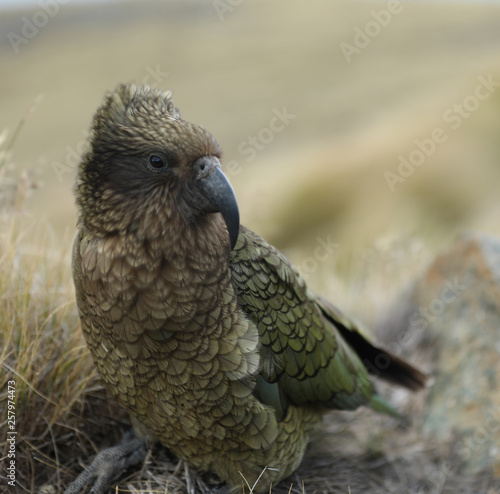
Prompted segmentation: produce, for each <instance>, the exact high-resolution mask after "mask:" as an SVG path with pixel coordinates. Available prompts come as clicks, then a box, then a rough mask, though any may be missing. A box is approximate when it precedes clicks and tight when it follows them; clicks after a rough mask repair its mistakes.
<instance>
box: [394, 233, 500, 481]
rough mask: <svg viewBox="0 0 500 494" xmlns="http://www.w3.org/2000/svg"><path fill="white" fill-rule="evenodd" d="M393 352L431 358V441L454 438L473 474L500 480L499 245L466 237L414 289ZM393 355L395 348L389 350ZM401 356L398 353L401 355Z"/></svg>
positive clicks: (458, 458)
mask: <svg viewBox="0 0 500 494" xmlns="http://www.w3.org/2000/svg"><path fill="white" fill-rule="evenodd" d="M402 306H404V307H405V309H404V315H402V314H400V316H401V317H403V319H405V320H406V324H401V323H402V322H403V321H402V320H401V317H399V318H397V317H396V320H398V319H399V322H398V323H394V327H395V326H396V325H397V326H399V328H402V327H403V328H406V329H405V330H403V331H399V332H396V331H395V330H394V332H393V334H392V340H391V341H392V342H393V345H392V347H393V348H392V349H393V351H398V350H402V349H406V350H407V349H408V348H405V347H417V348H419V349H420V350H422V349H423V348H427V349H428V350H429V349H430V350H431V355H432V356H431V366H432V371H431V372H432V374H433V376H434V384H433V386H432V387H431V389H430V391H429V393H428V395H427V399H426V403H425V409H424V413H423V419H422V424H421V432H422V433H423V434H424V435H426V436H427V437H431V436H432V438H433V439H435V438H442V439H443V440H444V439H445V438H450V437H454V438H456V441H455V443H454V447H453V460H452V462H454V463H455V464H454V465H453V466H455V467H456V465H457V462H459V463H460V470H462V469H463V470H462V471H463V472H465V473H468V474H471V475H473V474H477V473H479V472H482V471H484V470H493V473H494V474H495V476H500V239H498V238H495V237H493V236H490V235H486V234H482V233H467V234H464V235H462V236H461V237H460V238H459V239H458V240H457V242H456V243H455V244H453V245H452V246H451V248H450V249H449V250H448V251H447V252H445V253H443V254H441V255H439V256H438V257H437V258H436V259H435V261H434V262H433V263H432V264H431V266H430V267H429V268H428V270H427V271H426V273H425V274H424V276H423V277H422V278H421V279H420V280H419V281H417V282H416V283H415V285H414V287H413V289H412V291H411V294H410V296H409V298H408V300H406V301H405V302H404V303H401V304H400V307H402ZM389 347H391V345H389ZM399 353H401V352H399Z"/></svg>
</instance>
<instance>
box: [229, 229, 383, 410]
mask: <svg viewBox="0 0 500 494" xmlns="http://www.w3.org/2000/svg"><path fill="white" fill-rule="evenodd" d="M231 271H232V279H233V283H234V285H235V287H236V289H237V293H238V301H239V304H240V306H241V308H242V309H243V311H244V312H245V313H246V314H247V315H248V316H249V317H250V318H251V319H252V320H253V321H254V323H255V324H256V325H257V327H258V329H259V334H260V338H261V343H262V346H261V356H262V359H261V360H262V362H261V369H260V378H259V380H258V386H257V388H258V392H259V394H260V398H261V399H262V400H263V401H264V402H266V403H267V404H271V405H272V406H274V407H275V408H276V409H277V410H278V411H280V412H281V413H284V411H285V410H286V405H287V403H293V404H294V405H305V404H313V403H314V404H322V405H324V406H326V407H330V408H339V409H354V408H357V407H358V406H360V405H362V404H368V403H369V402H370V400H371V399H372V396H373V394H374V389H373V386H372V384H371V382H370V380H369V378H368V373H367V370H366V368H365V366H364V365H363V364H362V362H361V360H360V359H359V357H358V356H357V354H356V353H355V352H354V351H353V349H352V348H351V347H350V346H349V345H348V344H347V343H346V342H345V341H344V339H343V338H342V335H341V333H340V332H339V331H338V329H337V327H336V326H335V324H332V321H331V320H330V319H329V318H328V317H327V316H326V315H325V313H324V311H323V310H322V308H321V305H320V304H318V302H317V301H316V299H315V298H314V296H313V294H312V293H311V292H310V291H309V289H308V288H307V287H306V285H305V283H304V280H303V279H302V277H301V276H300V275H299V273H298V272H297V271H296V270H295V268H294V267H293V266H292V265H291V264H290V262H289V261H288V260H287V259H286V258H285V257H284V256H283V255H282V254H281V253H280V252H278V251H277V250H276V249H275V248H274V247H272V246H271V245H269V244H267V243H266V242H265V241H264V240H263V239H261V238H260V237H258V236H257V235H255V234H254V233H253V232H251V231H250V230H247V229H245V228H243V227H242V229H241V232H240V237H239V240H238V243H237V244H236V246H235V248H234V250H233V251H232V254H231Z"/></svg>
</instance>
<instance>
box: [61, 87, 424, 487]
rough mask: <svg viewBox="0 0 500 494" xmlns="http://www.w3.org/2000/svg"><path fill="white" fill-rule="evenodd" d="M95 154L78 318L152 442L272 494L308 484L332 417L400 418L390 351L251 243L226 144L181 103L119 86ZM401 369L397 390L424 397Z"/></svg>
mask: <svg viewBox="0 0 500 494" xmlns="http://www.w3.org/2000/svg"><path fill="white" fill-rule="evenodd" d="M90 144H91V146H90V150H89V152H88V153H87V154H86V155H85V156H84V158H83V160H82V163H81V165H80V169H79V174H78V182H77V187H76V197H77V205H78V209H79V213H80V215H79V226H80V230H79V233H78V236H77V238H76V241H75V245H74V255H73V266H74V280H75V287H76V295H77V303H78V308H79V311H80V317H81V322H82V329H83V332H84V335H85V339H86V341H87V344H88V346H89V348H90V351H91V353H92V355H93V358H94V360H95V363H96V365H97V368H98V371H99V373H100V375H101V377H102V379H103V381H104V382H105V384H106V387H107V389H108V390H109V392H110V393H111V394H112V395H113V396H114V397H115V398H116V399H117V400H118V402H119V403H121V404H122V405H123V406H124V407H125V408H126V409H127V410H128V411H129V412H130V414H131V416H132V418H133V423H134V428H135V431H136V433H137V434H138V435H139V436H140V437H144V438H149V439H151V440H159V441H160V442H161V443H163V444H164V445H165V446H167V447H168V448H170V449H171V450H172V451H173V452H174V453H175V454H176V455H178V456H179V457H180V458H184V459H185V460H187V461H188V462H189V463H190V464H191V465H193V466H195V467H196V468H199V469H201V470H210V471H213V472H215V473H217V474H218V475H219V476H220V477H221V479H223V480H224V481H226V482H227V483H228V485H229V486H230V487H231V488H236V487H237V486H239V485H241V480H242V475H243V476H244V477H245V478H246V479H247V481H248V482H249V483H250V485H253V483H254V482H255V481H256V480H257V478H258V477H259V475H260V474H261V473H262V472H263V471H264V474H263V475H262V477H261V479H260V481H259V484H258V486H257V487H256V491H264V490H268V488H269V484H270V483H271V482H276V481H278V480H279V479H282V478H284V477H286V476H287V475H289V474H290V473H292V472H293V470H295V469H296V468H297V466H298V465H299V463H300V461H301V458H302V455H303V453H304V450H305V446H306V442H307V438H308V434H309V432H310V431H311V429H312V427H313V426H314V425H315V424H316V423H317V422H318V421H319V419H320V417H321V415H322V413H323V411H324V409H325V408H326V407H329V408H341V409H354V408H357V407H358V406H360V405H368V406H371V407H372V408H374V409H377V410H379V411H384V412H386V413H391V414H394V415H396V412H395V411H393V410H392V409H391V407H390V406H389V405H388V404H386V403H385V402H383V400H382V399H381V398H380V397H379V396H378V395H377V394H376V393H375V391H374V388H373V385H372V383H371V382H370V380H369V379H368V377H367V369H366V365H367V364H370V365H372V366H373V362H375V361H376V358H377V356H379V355H380V353H381V350H378V349H377V348H376V347H374V346H372V345H371V344H370V343H369V342H368V341H367V340H366V338H365V337H364V336H362V335H361V334H360V333H359V332H358V331H357V329H356V328H355V327H354V325H353V324H352V323H351V322H350V321H349V320H348V319H346V318H345V317H344V316H343V315H342V314H341V313H340V312H339V311H338V310H337V309H335V308H334V307H333V306H331V305H330V304H329V303H328V302H326V301H325V300H323V299H321V298H318V297H315V296H314V295H313V294H312V293H311V292H310V291H309V289H308V288H307V286H306V285H305V283H304V281H303V280H302V278H301V277H300V275H299V274H298V273H297V272H296V271H295V269H294V268H293V267H292V266H291V265H290V263H289V262H288V261H287V260H286V258H285V257H284V256H282V255H281V254H280V253H279V252H278V251H277V250H276V249H274V248H273V247H272V246H270V245H268V244H267V243H266V242H265V241H264V240H262V239H261V238H260V237H258V236H257V235H255V234H254V233H252V232H250V231H249V230H247V229H245V228H244V227H240V225H239V215H238V210H237V204H236V200H235V197H234V194H233V191H232V189H231V187H230V185H229V182H227V179H226V178H225V177H224V175H223V174H222V172H221V169H220V162H219V159H220V155H221V151H220V148H219V146H218V144H217V142H216V141H215V139H214V138H213V137H212V135H211V134H209V133H208V132H207V131H205V130H204V129H202V128H201V127H199V126H197V125H194V124H190V123H188V122H186V121H185V120H182V119H181V118H180V114H179V112H178V110H177V109H176V108H175V107H174V105H173V102H172V99H171V96H170V94H169V93H162V92H160V91H158V90H154V89H150V88H147V87H136V86H134V85H127V86H125V85H122V86H119V87H118V88H117V89H116V90H115V91H114V92H113V93H110V94H108V95H107V97H106V99H105V101H104V104H103V105H102V107H101V108H100V109H99V110H98V112H97V114H96V116H95V118H94V122H93V131H92V135H91V140H90ZM358 354H359V355H358ZM391 366H392V367H390V368H389V369H385V370H384V369H383V370H382V374H383V373H384V372H385V377H388V378H391V379H393V380H396V381H398V382H399V383H401V384H404V385H406V386H408V387H410V388H415V389H418V388H419V387H421V386H422V385H423V384H424V383H425V380H426V377H425V376H424V375H423V374H421V373H419V372H418V371H416V370H415V369H413V368H412V367H411V366H409V365H408V364H406V363H404V362H401V361H400V360H398V359H392V361H391ZM71 492H77V490H72V491H71Z"/></svg>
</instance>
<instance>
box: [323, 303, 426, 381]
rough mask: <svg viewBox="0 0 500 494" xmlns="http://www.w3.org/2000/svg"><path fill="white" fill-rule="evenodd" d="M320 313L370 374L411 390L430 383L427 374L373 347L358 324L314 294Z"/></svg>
mask: <svg viewBox="0 0 500 494" xmlns="http://www.w3.org/2000/svg"><path fill="white" fill-rule="evenodd" d="M316 302H317V303H318V305H319V307H320V309H321V311H322V312H323V315H324V316H325V317H326V318H327V319H328V320H329V321H330V322H331V323H332V324H333V325H334V326H335V327H336V328H337V330H338V331H339V332H340V334H341V335H342V338H344V340H345V341H346V342H347V343H348V344H349V345H350V346H351V347H352V348H353V349H354V351H355V352H356V353H357V354H358V356H359V358H360V359H361V361H362V362H363V364H364V365H365V367H366V368H367V369H368V372H369V373H370V374H373V375H375V376H378V377H381V378H382V379H385V380H386V381H390V382H393V383H395V384H399V385H400V386H404V387H405V388H408V389H411V390H412V391H418V390H419V389H422V388H424V387H426V386H428V385H430V384H431V379H430V376H429V375H428V374H424V373H423V372H421V371H419V370H418V369H417V368H415V367H413V365H411V364H409V363H408V362H406V361H404V360H403V359H401V358H399V357H396V356H395V355H392V354H391V353H390V352H388V351H386V350H383V349H381V348H377V347H376V346H374V345H373V344H372V343H370V341H369V338H368V337H367V336H365V334H363V330H362V329H361V327H360V325H359V324H355V323H354V322H353V321H352V320H351V319H349V318H347V317H346V316H344V315H343V314H342V312H341V311H340V310H338V309H337V308H336V307H335V306H334V305H332V304H331V303H330V302H328V300H325V299H324V298H322V297H316Z"/></svg>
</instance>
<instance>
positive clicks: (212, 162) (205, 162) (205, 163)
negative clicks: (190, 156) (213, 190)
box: [194, 156, 220, 180]
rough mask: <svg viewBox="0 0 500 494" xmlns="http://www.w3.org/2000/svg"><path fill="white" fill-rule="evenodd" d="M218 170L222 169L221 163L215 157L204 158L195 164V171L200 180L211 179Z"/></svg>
mask: <svg viewBox="0 0 500 494" xmlns="http://www.w3.org/2000/svg"><path fill="white" fill-rule="evenodd" d="M216 168H220V161H219V159H218V158H217V157H215V156H203V157H201V158H198V159H197V160H196V161H195V162H194V171H195V173H196V178H197V179H198V180H203V179H205V178H208V177H210V176H211V175H212V174H213V173H214V171H215V169H216Z"/></svg>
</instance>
